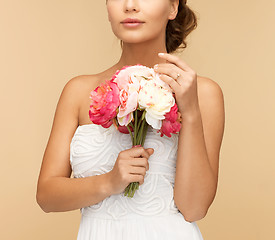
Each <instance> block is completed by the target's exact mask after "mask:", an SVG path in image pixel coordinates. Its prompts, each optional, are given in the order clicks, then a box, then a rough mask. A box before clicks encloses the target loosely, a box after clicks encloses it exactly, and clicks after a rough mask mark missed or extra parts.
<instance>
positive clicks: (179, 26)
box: [120, 0, 197, 53]
mask: <svg viewBox="0 0 275 240" xmlns="http://www.w3.org/2000/svg"><path fill="white" fill-rule="evenodd" d="M186 2H187V0H179V6H178V13H177V16H176V18H175V19H173V20H169V21H168V23H167V26H166V51H167V52H168V53H172V52H174V51H176V50H177V49H178V48H179V49H184V48H186V47H187V43H186V37H187V36H188V35H189V33H191V32H192V31H193V30H194V29H195V28H196V27H197V16H196V15H195V13H194V12H193V11H192V10H191V9H190V8H189V7H188V6H187V5H186ZM120 46H121V47H122V46H123V43H122V41H121V40H120Z"/></svg>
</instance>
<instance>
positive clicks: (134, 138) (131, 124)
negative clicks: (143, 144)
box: [129, 122, 137, 146]
mask: <svg viewBox="0 0 275 240" xmlns="http://www.w3.org/2000/svg"><path fill="white" fill-rule="evenodd" d="M129 125H130V126H131V127H132V128H133V129H134V136H133V135H132V139H133V140H132V143H133V146H135V145H136V144H137V143H136V140H137V138H136V136H135V128H134V125H133V123H132V122H130V123H129Z"/></svg>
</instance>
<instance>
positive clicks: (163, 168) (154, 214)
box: [70, 124, 203, 240]
mask: <svg viewBox="0 0 275 240" xmlns="http://www.w3.org/2000/svg"><path fill="white" fill-rule="evenodd" d="M177 145H178V134H172V137H171V138H169V137H167V136H165V135H164V136H163V137H160V133H157V131H156V130H155V129H153V128H151V127H150V126H149V127H148V132H147V136H146V140H145V144H144V148H154V150H155V151H154V154H153V155H151V156H150V158H149V159H148V162H149V170H148V171H147V172H146V175H145V178H144V183H143V184H142V185H140V186H139V189H138V190H136V192H135V194H134V196H133V198H129V197H127V196H124V193H120V194H114V195H111V196H109V197H107V198H105V199H104V200H103V201H101V202H99V203H97V204H95V205H92V206H89V207H85V208H81V209H80V210H81V214H82V216H81V221H80V226H79V231H78V236H77V240H153V239H157V240H203V237H202V234H201V232H200V230H199V228H198V226H197V224H196V222H188V221H186V220H185V219H184V216H183V215H182V214H181V212H180V211H179V210H178V208H177V206H176V205H175V202H174V198H173V187H174V179H175V172H176V158H177ZM131 147H132V142H131V137H130V135H129V134H123V133H120V132H119V131H118V130H117V129H116V128H115V126H114V125H111V127H109V128H103V127H102V126H100V125H96V124H86V125H81V126H78V128H77V129H76V131H75V133H74V136H73V138H72V141H71V144H70V163H71V166H72V170H73V175H74V177H75V178H81V177H88V176H94V175H100V174H104V173H107V172H109V171H111V170H112V168H113V166H114V164H115V161H116V159H117V156H118V154H119V152H121V151H123V150H125V149H129V148H131Z"/></svg>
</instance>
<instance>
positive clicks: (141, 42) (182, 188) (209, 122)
mask: <svg viewBox="0 0 275 240" xmlns="http://www.w3.org/2000/svg"><path fill="white" fill-rule="evenodd" d="M177 6H178V2H177V1H169V0H158V4H156V1H155V0H108V1H107V2H106V8H107V11H108V19H109V21H110V24H111V27H112V30H113V32H114V34H115V35H116V36H117V37H118V38H119V39H121V40H122V41H123V49H122V54H121V57H120V59H119V61H118V62H117V63H116V64H115V65H113V66H112V67H110V68H108V69H107V70H105V71H104V72H101V73H98V74H93V75H81V76H77V77H74V78H72V79H71V80H69V81H68V83H67V84H66V85H65V86H64V89H63V91H62V93H61V96H60V99H59V101H58V104H57V108H56V112H55V116H54V121H53V126H52V130H51V133H50V137H49V140H48V144H47V146H46V149H45V153H44V156H43V161H42V166H41V171H40V175H39V179H38V185H37V196H36V197H37V202H38V204H39V205H40V207H41V208H42V209H43V210H44V211H45V212H59V211H70V210H75V209H79V208H81V207H85V206H90V205H93V204H96V203H98V202H100V201H102V200H104V199H105V198H106V197H108V196H110V195H112V194H116V193H120V192H122V191H123V190H124V189H125V187H126V186H127V185H128V184H129V183H130V182H133V181H138V182H140V184H142V183H143V180H144V175H145V173H146V171H147V170H148V169H149V165H148V158H149V157H150V155H151V154H153V149H151V148H149V149H144V148H143V147H137V148H132V149H126V150H124V151H122V152H121V153H120V154H119V156H118V158H117V160H116V163H115V165H114V168H113V170H112V171H110V172H108V173H106V174H102V175H98V176H92V177H88V178H81V179H74V178H70V176H71V173H72V170H71V166H70V162H69V153H70V149H69V145H70V142H71V139H72V137H73V135H74V132H75V130H76V128H77V127H78V125H84V124H92V122H91V121H90V119H89V115H88V111H89V105H90V99H89V96H90V91H91V90H93V89H95V88H96V87H97V86H98V85H99V84H101V83H102V82H104V81H105V80H106V79H110V77H111V76H112V75H113V74H114V73H115V71H116V70H117V69H120V68H122V67H123V66H125V65H135V64H137V63H139V64H143V65H145V66H148V67H154V69H155V71H156V72H158V73H160V74H162V77H161V78H162V80H163V81H165V82H167V83H168V84H169V85H170V86H171V88H172V89H173V91H174V92H175V98H176V102H177V105H178V109H179V111H180V113H181V115H182V126H183V127H182V128H181V131H180V134H179V140H178V141H179V142H178V155H177V165H176V177H175V185H174V200H175V203H176V205H177V207H178V209H179V210H180V212H181V213H182V214H183V216H184V218H185V219H186V220H187V221H189V222H192V221H198V220H200V219H202V218H203V217H204V216H205V215H206V213H207V211H208V208H209V207H210V205H211V203H212V201H213V200H214V197H215V194H216V189H217V183H218V171H219V170H218V169H219V152H220V147H221V142H222V137H223V132H224V118H225V112H224V98H223V93H222V90H221V88H220V86H219V85H218V84H217V83H216V82H215V81H213V80H211V79H209V78H207V77H202V76H198V75H197V74H196V72H195V70H193V69H192V68H191V67H190V66H189V65H188V64H187V63H186V62H184V61H183V60H182V59H180V58H178V57H176V56H173V55H171V54H168V53H167V52H166V48H165V27H166V24H167V22H168V20H169V19H174V18H175V17H176V14H177ZM128 17H135V18H139V19H141V20H143V21H144V22H145V23H144V24H143V25H142V26H140V27H139V28H136V29H127V28H125V27H123V26H122V25H121V23H120V22H121V21H122V20H124V19H125V18H128ZM158 53H164V54H163V55H159V54H158ZM178 73H179V74H180V77H178V78H177V80H175V79H176V77H177V74H178ZM75 196H77V198H76V197H75Z"/></svg>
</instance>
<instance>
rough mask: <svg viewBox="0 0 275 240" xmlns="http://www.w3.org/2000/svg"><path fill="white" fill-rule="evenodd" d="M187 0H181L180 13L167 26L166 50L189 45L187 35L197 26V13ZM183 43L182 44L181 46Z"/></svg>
mask: <svg viewBox="0 0 275 240" xmlns="http://www.w3.org/2000/svg"><path fill="white" fill-rule="evenodd" d="M186 1H187V0H179V6H178V14H177V16H176V18H175V19H174V20H169V21H168V23H167V26H166V50H167V52H168V53H171V52H174V51H175V50H177V49H178V48H181V49H184V48H186V47H187V43H186V37H187V36H188V35H189V33H191V32H192V31H193V30H194V29H195V28H196V27H197V17H196V15H195V13H194V12H193V11H192V10H191V9H190V8H189V7H188V6H187V5H186ZM181 45H182V46H181Z"/></svg>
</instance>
